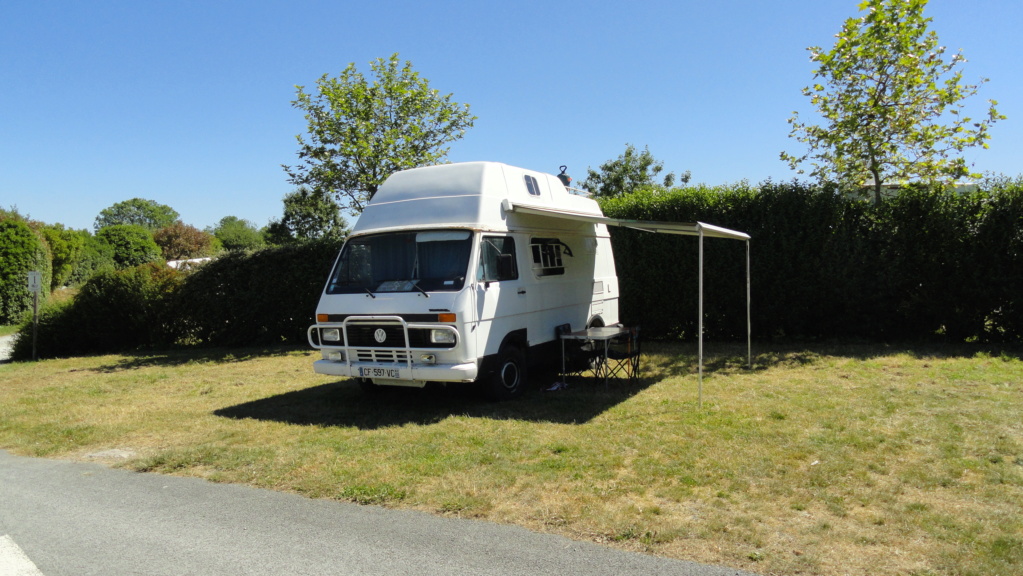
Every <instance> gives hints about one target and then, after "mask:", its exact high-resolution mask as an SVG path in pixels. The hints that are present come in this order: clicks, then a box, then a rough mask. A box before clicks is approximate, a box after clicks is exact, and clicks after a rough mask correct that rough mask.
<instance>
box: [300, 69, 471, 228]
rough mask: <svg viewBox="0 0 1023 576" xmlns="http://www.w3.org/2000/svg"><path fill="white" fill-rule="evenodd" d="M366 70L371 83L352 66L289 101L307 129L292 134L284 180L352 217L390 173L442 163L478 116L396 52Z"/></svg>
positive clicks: (301, 89) (301, 91)
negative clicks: (294, 145)
mask: <svg viewBox="0 0 1023 576" xmlns="http://www.w3.org/2000/svg"><path fill="white" fill-rule="evenodd" d="M370 67H371V69H372V71H373V75H374V76H375V78H374V79H373V80H372V82H371V81H369V80H367V78H366V77H365V76H363V75H362V73H361V72H359V71H358V70H357V69H356V67H355V64H354V63H352V64H349V65H348V67H347V68H345V69H344V70H343V71H342V72H341V74H340V75H339V76H338V77H337V78H330V77H329V76H328V75H326V74H324V75H323V76H322V77H321V78H320V79H319V80H317V81H316V91H315V92H314V93H309V92H306V91H305V88H304V87H302V86H298V87H297V88H298V95H297V97H296V99H295V100H294V101H293V102H292V105H293V106H294V107H295V108H298V109H299V110H302V111H304V112H305V119H306V122H307V123H308V134H307V135H306V136H302V135H299V136H297V139H298V146H299V148H298V157H299V159H300V160H301V163H300V164H298V165H296V166H284V171H285V172H286V173H287V174H288V181H289V182H291V183H292V184H295V185H298V186H309V187H310V188H312V189H313V190H314V191H317V192H326V193H329V194H332V195H334V196H335V197H336V198H337V199H338V204H339V205H340V206H341V207H342V208H344V209H347V210H349V211H350V212H352V213H354V214H359V213H361V212H362V209H363V208H364V207H365V205H366V203H367V202H368V201H369V200H370V199H371V198H372V197H373V195H374V194H376V191H377V188H378V187H379V186H380V184H381V183H383V181H384V179H386V178H387V177H388V176H390V175H391V174H392V173H394V172H397V171H399V170H406V169H409V168H416V167H418V166H425V165H428V164H436V163H438V162H440V161H441V160H442V159H443V158H444V157H445V156H446V155H447V153H448V148H447V146H446V145H447V144H448V143H450V142H453V141H455V140H458V139H460V138H461V137H462V136H463V135H464V134H465V131H466V130H468V129H469V128H471V127H472V124H473V121H474V120H476V117H475V116H473V115H472V114H470V113H469V105H468V104H459V103H457V102H454V101H452V100H451V94H447V95H442V94H441V93H440V92H438V91H437V90H435V89H433V88H430V84H429V82H428V81H427V80H426V79H425V78H422V77H420V76H419V73H418V72H416V71H415V70H413V69H412V63H411V62H408V61H406V62H404V63H402V62H401V61H400V60H399V59H398V55H397V54H394V55H392V56H391V57H390V58H388V59H383V58H378V59H376V60H374V61H373V62H371V63H370Z"/></svg>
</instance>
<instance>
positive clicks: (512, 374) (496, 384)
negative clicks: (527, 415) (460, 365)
mask: <svg viewBox="0 0 1023 576" xmlns="http://www.w3.org/2000/svg"><path fill="white" fill-rule="evenodd" d="M525 389H526V356H525V354H523V353H522V349H520V348H519V347H518V346H515V345H513V344H508V345H505V346H504V347H503V348H501V352H500V353H499V354H498V355H497V365H496V366H495V367H494V373H493V374H491V375H490V380H489V381H488V382H487V396H488V397H489V398H490V399H491V400H495V401H502V400H511V399H512V398H517V397H519V396H521V395H522V393H523V392H524V391H525Z"/></svg>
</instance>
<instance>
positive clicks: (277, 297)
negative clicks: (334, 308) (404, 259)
mask: <svg viewBox="0 0 1023 576" xmlns="http://www.w3.org/2000/svg"><path fill="white" fill-rule="evenodd" d="M340 247H341V243H340V241H337V240H333V241H311V242H304V243H300V244H292V245H287V246H279V247H274V248H266V249H263V250H258V251H255V252H243V251H234V252H230V253H228V254H226V255H224V256H221V257H219V258H217V259H216V260H214V261H213V262H210V263H208V264H206V265H204V266H202V267H200V268H199V269H198V270H196V271H195V272H194V273H192V274H191V275H190V276H189V277H188V279H187V281H186V282H185V284H184V286H182V289H181V291H180V292H179V294H178V310H179V314H180V318H181V319H182V322H183V324H184V331H183V334H182V338H183V339H184V340H186V341H187V342H190V343H193V344H203V345H211V346H238V345H265V344H280V343H300V342H305V341H306V336H305V334H306V329H307V328H308V327H309V325H310V324H312V323H313V322H314V318H315V312H316V303H317V301H318V300H319V296H320V292H321V291H322V290H323V285H324V283H325V282H326V280H327V274H328V273H329V272H330V267H331V265H332V264H333V261H334V258H335V257H336V256H337V252H338V250H339V249H340Z"/></svg>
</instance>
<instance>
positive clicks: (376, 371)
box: [359, 367, 409, 380]
mask: <svg viewBox="0 0 1023 576" xmlns="http://www.w3.org/2000/svg"><path fill="white" fill-rule="evenodd" d="M359 376H360V377H362V378H390V379H391V380H408V379H409V378H408V377H407V376H404V375H402V370H401V369H400V368H363V367H360V368H359Z"/></svg>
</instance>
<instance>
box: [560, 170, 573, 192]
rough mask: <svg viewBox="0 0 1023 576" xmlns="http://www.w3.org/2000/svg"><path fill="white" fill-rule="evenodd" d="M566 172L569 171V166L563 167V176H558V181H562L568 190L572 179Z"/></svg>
mask: <svg viewBox="0 0 1023 576" xmlns="http://www.w3.org/2000/svg"><path fill="white" fill-rule="evenodd" d="M565 170H568V166H565V165H562V166H561V174H558V180H561V183H562V184H564V185H565V188H568V187H569V184H571V183H572V177H571V176H569V175H568V174H565Z"/></svg>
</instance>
